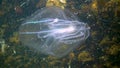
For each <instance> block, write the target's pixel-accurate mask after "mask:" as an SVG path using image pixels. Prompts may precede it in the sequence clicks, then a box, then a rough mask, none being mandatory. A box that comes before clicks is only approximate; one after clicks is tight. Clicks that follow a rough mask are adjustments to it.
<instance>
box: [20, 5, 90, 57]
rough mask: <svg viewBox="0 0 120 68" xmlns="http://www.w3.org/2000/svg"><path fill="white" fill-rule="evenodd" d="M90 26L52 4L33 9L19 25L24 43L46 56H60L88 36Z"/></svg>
mask: <svg viewBox="0 0 120 68" xmlns="http://www.w3.org/2000/svg"><path fill="white" fill-rule="evenodd" d="M89 29H90V27H89V26H88V25H87V24H86V23H84V22H79V21H78V20H77V17H76V16H75V15H73V14H72V13H71V12H70V11H69V10H67V9H64V10H63V9H61V8H58V7H55V6H52V7H46V8H43V9H41V10H38V11H36V12H35V13H34V14H32V15H31V16H30V17H29V18H28V19H26V20H25V21H24V22H23V23H22V24H21V26H20V28H19V38H20V41H21V42H22V44H23V45H25V46H28V47H30V48H34V50H36V51H38V52H41V53H43V54H46V55H52V56H55V57H63V56H65V55H67V54H68V53H69V52H70V51H72V50H73V49H75V48H76V47H77V46H79V45H80V44H82V42H84V41H85V40H86V39H87V38H88V36H89Z"/></svg>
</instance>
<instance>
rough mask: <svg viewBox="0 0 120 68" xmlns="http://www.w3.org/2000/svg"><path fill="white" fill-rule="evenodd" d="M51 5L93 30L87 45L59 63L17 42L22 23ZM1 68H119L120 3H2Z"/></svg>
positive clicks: (4, 0)
mask: <svg viewBox="0 0 120 68" xmlns="http://www.w3.org/2000/svg"><path fill="white" fill-rule="evenodd" d="M51 5H55V6H59V7H61V8H63V9H69V10H70V11H71V12H73V13H74V14H75V15H77V16H78V18H79V20H80V21H83V22H86V23H88V24H89V26H90V27H91V30H90V32H91V35H90V37H89V38H88V39H87V40H86V41H85V43H84V44H82V45H80V46H79V47H78V48H76V49H75V50H74V51H72V52H71V53H69V54H68V55H67V56H65V57H63V58H60V59H57V58H55V57H53V56H46V55H43V54H40V53H38V52H35V51H34V50H33V49H30V48H28V47H26V46H23V45H22V44H21V43H20V41H19V39H18V29H19V26H20V25H21V22H22V21H23V20H25V19H26V17H28V16H30V15H31V14H33V13H34V12H35V11H37V10H38V9H40V8H43V7H49V6H51ZM0 68H120V0H0Z"/></svg>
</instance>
